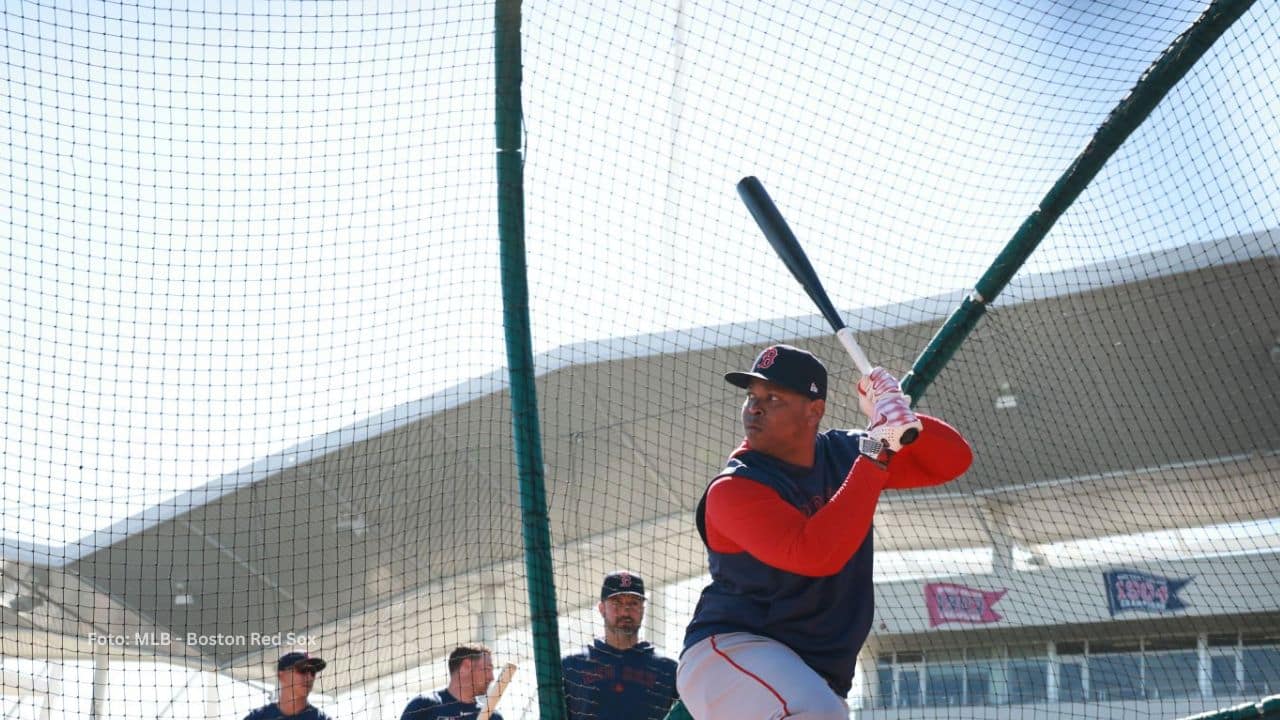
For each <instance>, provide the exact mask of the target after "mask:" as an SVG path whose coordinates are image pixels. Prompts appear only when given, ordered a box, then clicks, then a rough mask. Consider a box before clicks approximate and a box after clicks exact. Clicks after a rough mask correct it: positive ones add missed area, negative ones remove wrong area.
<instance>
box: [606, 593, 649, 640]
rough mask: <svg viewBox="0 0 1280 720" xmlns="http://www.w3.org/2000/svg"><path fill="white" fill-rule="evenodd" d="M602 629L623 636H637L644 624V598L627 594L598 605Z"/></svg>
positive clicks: (610, 598)
mask: <svg viewBox="0 0 1280 720" xmlns="http://www.w3.org/2000/svg"><path fill="white" fill-rule="evenodd" d="M600 616H601V617H603V618H604V627H605V629H606V630H611V631H613V632H616V633H621V634H623V635H639V634H640V623H642V622H644V598H642V597H640V596H639V595H631V594H629V593H626V594H621V595H613V596H611V597H608V598H606V599H605V600H604V601H602V602H601V603H600Z"/></svg>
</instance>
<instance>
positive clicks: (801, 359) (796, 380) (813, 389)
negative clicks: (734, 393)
mask: <svg viewBox="0 0 1280 720" xmlns="http://www.w3.org/2000/svg"><path fill="white" fill-rule="evenodd" d="M724 379H725V380H728V381H729V382H730V383H732V384H734V385H737V386H738V387H740V388H745V387H747V386H749V385H750V384H751V381H752V380H768V381H769V382H771V383H777V384H778V385H781V386H782V387H785V388H787V389H790V390H795V391H796V392H798V393H800V394H801V395H804V396H805V397H807V398H809V399H810V400H825V399H826V398H827V368H826V366H824V365H823V364H822V361H821V360H819V359H818V358H817V357H815V356H814V354H813V353H811V352H809V351H808V350H801V349H800V348H798V347H792V346H790V345H770V346H769V347H767V348H765V349H764V350H761V351H760V354H759V355H757V356H756V361H755V363H753V364H752V365H751V370H750V371H749V372H731V373H725V375H724Z"/></svg>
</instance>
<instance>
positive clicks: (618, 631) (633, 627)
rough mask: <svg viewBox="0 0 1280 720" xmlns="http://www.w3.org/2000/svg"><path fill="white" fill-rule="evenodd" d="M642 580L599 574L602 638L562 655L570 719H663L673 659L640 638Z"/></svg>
mask: <svg viewBox="0 0 1280 720" xmlns="http://www.w3.org/2000/svg"><path fill="white" fill-rule="evenodd" d="M644 603H645V595H644V580H642V579H641V578H640V576H639V575H636V574H635V573H632V572H627V571H625V570H619V571H616V572H611V573H609V574H608V575H606V576H605V578H604V585H603V587H601V589H600V604H599V605H598V606H597V608H598V609H599V610H600V617H602V618H603V619H604V638H596V640H595V642H594V643H592V644H591V645H589V646H587V647H585V648H583V649H582V650H581V651H579V652H576V653H573V654H571V655H566V656H565V657H564V694H565V699H566V700H567V702H568V710H569V715H568V717H569V720H662V718H664V717H666V714H667V711H668V710H670V709H671V705H672V703H674V702H675V700H676V661H675V660H673V659H671V658H667V657H662V656H661V655H658V654H657V652H655V650H654V647H653V645H652V643H648V642H640V624H641V622H642V621H643V620H644Z"/></svg>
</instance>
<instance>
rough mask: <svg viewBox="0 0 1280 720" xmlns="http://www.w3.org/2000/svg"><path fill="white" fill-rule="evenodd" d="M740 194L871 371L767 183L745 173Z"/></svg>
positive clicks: (861, 367) (909, 434)
mask: <svg viewBox="0 0 1280 720" xmlns="http://www.w3.org/2000/svg"><path fill="white" fill-rule="evenodd" d="M738 195H739V196H741V197H742V202H744V203H746V206H747V210H750V211H751V217H753V218H755V221H756V224H757V225H759V226H760V230H761V231H762V232H764V236H765V238H766V239H768V241H769V245H770V246H772V247H773V251H774V252H775V253H777V254H778V257H780V258H782V262H783V263H784V264H785V265H786V266H787V269H788V270H790V271H791V275H792V276H793V277H795V279H796V281H798V282H799V283H800V287H802V288H804V291H805V292H806V293H808V294H809V298H810V299H811V300H813V302H814V304H815V305H817V306H818V311H819V312H821V313H822V316H823V317H824V318H826V319H827V323H828V324H830V325H831V329H832V330H835V332H836V339H837V340H839V341H840V344H841V345H843V346H844V349H845V350H846V351H847V352H848V353H849V357H850V358H852V359H853V364H854V366H855V367H857V368H858V372H860V373H862V375H863V376H866V375H868V374H869V373H870V372H871V370H872V365H871V361H870V360H868V359H867V354H866V353H865V352H863V351H862V346H860V345H858V340H857V338H855V337H854V336H853V330H852V329H851V328H849V327H848V326H847V325H845V322H844V320H843V319H841V317H840V313H839V312H837V311H836V306H835V305H834V304H832V302H831V298H829V297H828V296H827V291H826V290H825V289H823V287H822V281H821V280H819V279H818V273H817V272H815V271H814V269H813V264H812V263H810V262H809V257H808V256H807V255H805V252H804V248H802V247H800V241H799V240H797V239H796V236H795V233H793V232H791V228H790V227H789V226H788V225H787V221H786V219H785V218H783V217H782V213H781V212H780V211H779V210H778V206H777V205H774V204H773V199H772V198H770V197H769V193H767V192H765V189H764V185H762V184H761V183H760V181H759V180H757V179H756V178H755V177H754V176H747V177H744V178H742V179H741V180H739V181H738ZM918 433H919V430H918V429H916V428H911V429H908V430H907V431H906V432H905V433H903V435H902V436H901V438H900V439H899V442H900V443H901V444H902V445H907V444H909V443H911V442H913V441H914V440H915V439H916V436H917V434H918Z"/></svg>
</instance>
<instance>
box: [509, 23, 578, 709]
mask: <svg viewBox="0 0 1280 720" xmlns="http://www.w3.org/2000/svg"><path fill="white" fill-rule="evenodd" d="M496 10H497V12H496V16H495V22H494V77H495V82H496V103H495V105H496V119H495V130H496V133H497V149H498V158H497V161H498V162H497V165H498V242H499V245H500V247H501V251H500V252H501V265H502V308H503V310H502V321H503V327H504V328H505V330H506V342H507V366H508V368H509V370H508V372H509V375H510V379H511V424H512V431H513V438H514V443H515V454H516V471H517V473H518V474H519V477H520V510H521V524H522V527H523V530H524V557H525V568H526V571H527V572H528V574H529V583H528V585H529V617H530V621H531V623H532V627H533V655H534V667H535V670H536V672H537V677H538V706H539V717H541V718H544V720H562V718H564V686H563V684H562V681H561V670H560V631H559V628H558V626H557V617H556V588H555V580H554V577H553V575H552V571H551V570H552V568H551V529H550V524H549V522H548V518H547V495H546V482H545V478H544V477H543V470H542V468H543V464H542V442H541V431H540V430H539V427H538V397H537V391H536V388H535V386H534V373H533V339H532V333H531V332H530V329H529V279H528V266H527V264H526V263H525V248H524V155H523V151H522V148H521V133H522V132H523V117H522V114H521V98H520V83H521V59H520V0H498V2H497V8H496Z"/></svg>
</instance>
